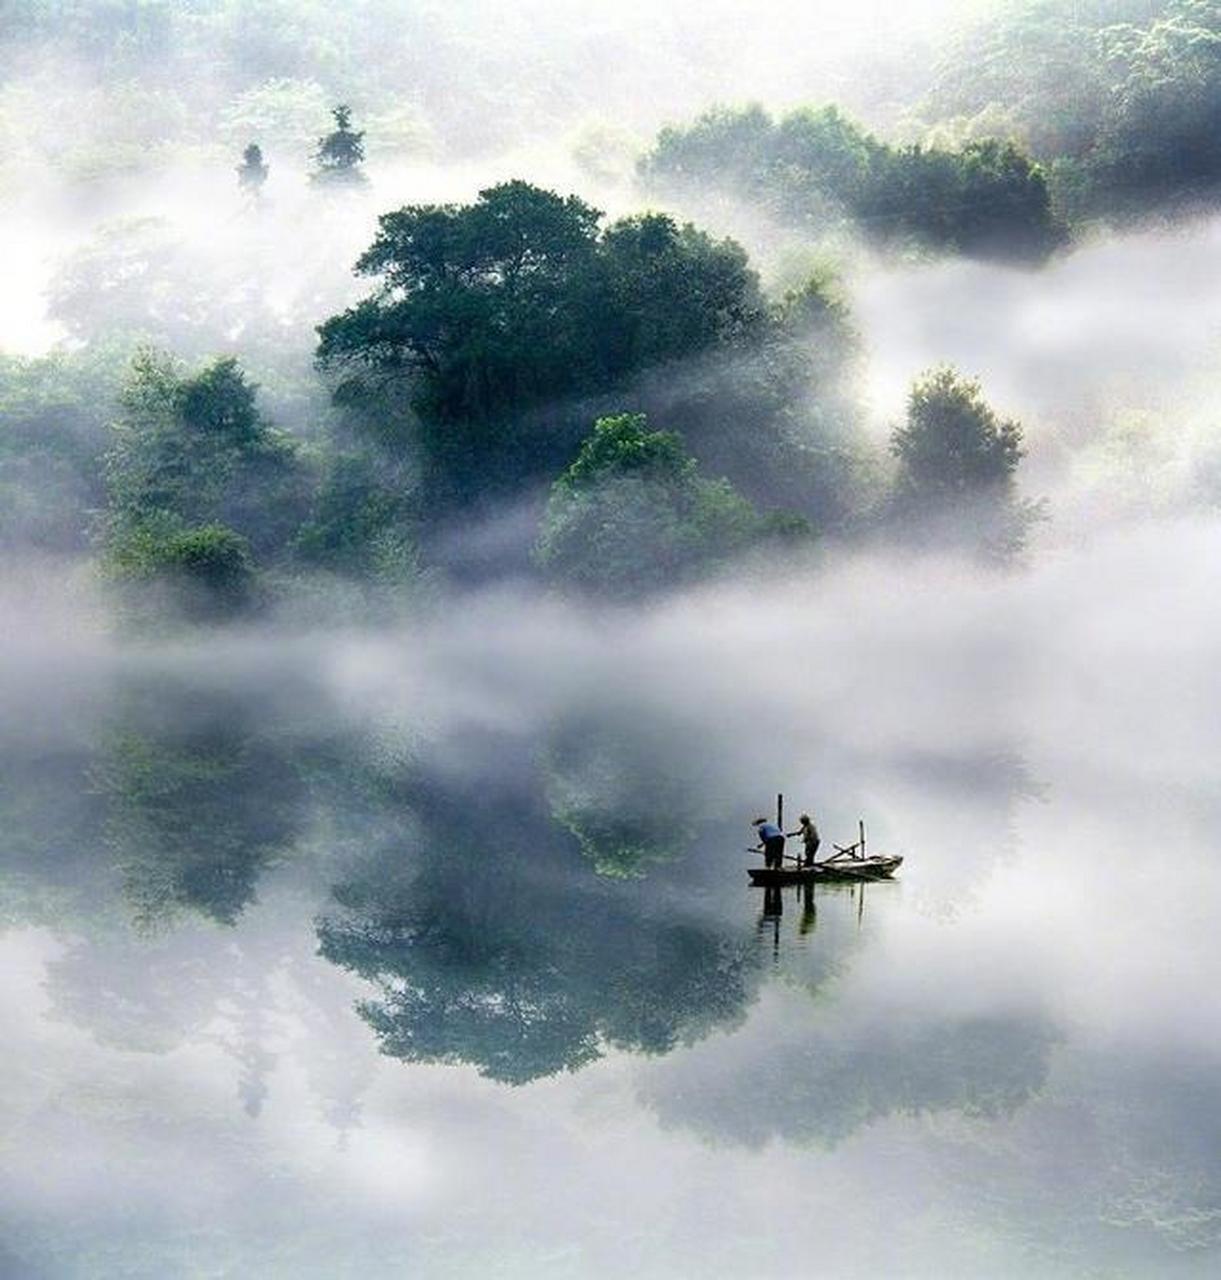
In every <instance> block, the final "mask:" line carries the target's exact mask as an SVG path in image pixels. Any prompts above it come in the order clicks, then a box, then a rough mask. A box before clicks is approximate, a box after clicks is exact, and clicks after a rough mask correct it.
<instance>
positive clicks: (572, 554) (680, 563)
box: [536, 413, 770, 598]
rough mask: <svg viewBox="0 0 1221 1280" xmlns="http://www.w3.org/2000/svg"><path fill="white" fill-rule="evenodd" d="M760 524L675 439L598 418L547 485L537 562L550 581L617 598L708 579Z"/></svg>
mask: <svg viewBox="0 0 1221 1280" xmlns="http://www.w3.org/2000/svg"><path fill="white" fill-rule="evenodd" d="M764 527H765V526H764V522H761V521H760V519H759V517H758V515H757V514H756V513H755V511H754V508H753V507H751V505H750V504H749V503H748V502H747V501H746V500H745V499H744V498H743V497H741V495H739V494H738V493H737V492H736V491H735V490H734V489H733V487H732V486H731V485H730V484H729V483H728V481H725V480H708V479H705V478H704V477H702V476H701V475H700V474H699V469H698V468H697V466H696V463H695V461H694V459H693V458H691V457H690V455H689V454H688V453H687V452H686V450H685V449H684V448H683V445H682V441H681V440H680V439H679V437H678V436H677V435H674V434H673V433H672V432H668V431H649V430H648V424H647V422H646V420H645V417H644V415H643V414H630V413H625V414H619V415H617V416H615V417H610V418H601V419H599V420H598V421H597V422H596V423H595V424H594V429H593V432H592V434H591V435H590V436H589V437H588V438H587V439H586V441H585V443H584V445H582V447H581V451H580V453H579V454H578V455H577V458H576V461H575V462H573V464H572V466H570V467H569V468H568V470H567V471H565V472H564V474H563V475H562V476H561V477H560V478H559V479H558V480H557V481H556V482H555V484H554V485H553V486H552V490H551V499H550V501H549V502H548V504H547V511H546V514H545V516H544V518H543V527H542V532H541V534H540V535H539V540H538V545H537V548H536V557H537V560H538V562H539V564H540V565H541V566H542V568H543V569H544V570H545V571H546V572H547V573H548V574H549V575H550V576H551V577H552V579H553V580H555V581H558V582H563V583H566V584H568V585H570V586H575V587H578V588H582V589H585V590H591V591H595V592H598V593H600V594H604V595H609V596H613V597H620V598H624V597H630V596H634V595H639V594H641V593H644V592H647V591H650V590H655V589H658V588H662V587H667V586H672V585H675V584H677V583H680V582H683V581H687V580H690V579H693V578H696V577H699V576H701V575H702V574H705V573H708V572H709V571H711V570H712V569H714V568H715V567H716V566H718V565H720V564H723V563H724V562H725V561H726V560H727V559H728V558H729V557H731V556H732V555H734V554H735V553H737V552H739V551H742V550H743V549H745V548H746V547H748V546H749V545H750V544H751V543H752V542H753V541H755V540H756V539H757V538H758V537H759V536H760V534H761V533H762V531H763V529H764ZM768 527H769V528H770V526H768Z"/></svg>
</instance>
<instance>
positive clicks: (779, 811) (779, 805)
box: [776, 792, 784, 831]
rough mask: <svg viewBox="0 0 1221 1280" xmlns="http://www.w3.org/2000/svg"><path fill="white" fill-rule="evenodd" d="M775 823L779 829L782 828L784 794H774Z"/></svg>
mask: <svg viewBox="0 0 1221 1280" xmlns="http://www.w3.org/2000/svg"><path fill="white" fill-rule="evenodd" d="M776 825H777V826H778V827H779V828H780V830H781V831H783V830H784V794H783V793H782V792H781V793H778V794H777V795H776Z"/></svg>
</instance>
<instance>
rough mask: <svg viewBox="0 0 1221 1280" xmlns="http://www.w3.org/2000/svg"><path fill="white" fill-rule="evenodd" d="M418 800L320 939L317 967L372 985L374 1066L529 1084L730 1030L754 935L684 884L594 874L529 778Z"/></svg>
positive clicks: (517, 773)
mask: <svg viewBox="0 0 1221 1280" xmlns="http://www.w3.org/2000/svg"><path fill="white" fill-rule="evenodd" d="M507 745H511V744H507ZM521 754H522V753H521V752H520V750H518V751H504V750H502V752H501V757H502V761H503V760H505V759H512V758H514V757H516V758H520V757H521ZM412 799H413V812H414V816H415V819H416V821H417V823H418V830H417V832H416V833H415V835H414V836H413V838H412V840H411V841H408V842H403V843H400V844H398V845H390V846H388V847H386V848H384V849H381V850H377V851H374V852H371V853H370V854H369V856H368V857H367V858H366V859H365V860H364V861H363V863H362V864H361V865H360V866H359V867H357V868H356V869H354V871H353V872H352V874H351V875H350V876H349V877H348V878H347V879H345V881H344V882H343V883H341V884H340V885H338V886H336V888H335V890H334V907H333V908H332V909H331V910H329V911H327V912H326V913H325V914H324V916H323V917H322V919H321V920H320V921H319V926H318V927H319V937H320V939H321V946H322V954H323V955H325V956H326V957H327V958H328V959H331V960H333V961H335V963H337V964H341V965H343V966H344V967H345V968H349V969H352V970H353V971H354V972H356V973H359V974H360V975H361V976H363V977H365V978H367V979H369V980H371V981H372V982H374V983H375V984H376V986H377V988H378V995H377V997H376V998H375V999H373V1000H370V1001H367V1002H366V1003H365V1004H363V1005H362V1006H361V1013H362V1015H363V1016H364V1017H365V1018H366V1019H367V1021H368V1022H369V1023H370V1025H371V1026H372V1027H373V1028H374V1030H375V1031H376V1032H377V1035H378V1038H379V1041H380V1043H381V1046H382V1048H383V1051H384V1052H386V1053H388V1054H390V1055H392V1056H394V1057H398V1058H402V1059H404V1060H407V1061H427V1062H437V1061H439V1062H466V1063H470V1064H473V1065H475V1066H477V1067H478V1068H479V1070H480V1071H481V1072H482V1073H484V1074H486V1075H489V1076H491V1077H493V1078H495V1079H498V1080H506V1081H514V1082H524V1081H527V1080H532V1079H535V1078H537V1077H539V1076H544V1075H549V1074H552V1073H554V1072H556V1071H560V1070H572V1069H575V1068H577V1067H580V1066H582V1065H584V1064H586V1063H588V1062H591V1061H593V1060H594V1059H596V1058H597V1057H599V1056H600V1055H601V1053H602V1052H603V1050H604V1049H605V1048H606V1047H608V1046H613V1047H617V1048H624V1049H630V1050H634V1051H637V1052H643V1053H665V1052H667V1051H669V1050H671V1049H673V1048H674V1047H675V1046H676V1045H678V1044H681V1043H685V1042H689V1041H692V1040H694V1039H698V1038H699V1037H700V1036H702V1035H704V1034H706V1033H707V1032H708V1031H709V1030H711V1029H712V1028H714V1027H717V1026H722V1025H725V1024H733V1023H735V1022H736V1021H738V1020H740V1018H741V1016H742V1013H743V1011H744V1010H745V1008H746V1007H747V1005H748V1004H749V1003H750V1000H751V998H752V995H753V991H754V988H755V986H756V985H757V982H758V977H757V975H756V965H755V963H754V957H753V954H752V948H751V947H750V946H749V938H748V937H745V936H743V931H742V930H741V929H740V928H735V927H733V926H731V925H729V924H727V923H726V922H725V921H723V920H721V919H719V918H718V917H717V916H716V915H714V914H713V912H712V911H711V910H709V909H708V907H707V904H706V903H705V902H704V900H703V899H702V898H701V897H700V896H699V895H698V894H692V893H691V892H690V884H689V881H688V882H687V884H684V881H683V877H682V875H681V874H679V873H675V874H674V875H671V876H665V875H658V876H656V877H654V878H653V879H652V880H650V881H648V882H645V881H641V880H627V881H624V880H622V879H619V878H614V879H606V878H600V877H598V876H596V875H595V874H593V872H592V871H591V870H590V869H589V868H588V867H587V866H586V865H585V864H584V863H583V862H582V859H581V858H580V857H579V854H578V851H577V843H576V841H575V840H574V839H573V837H572V836H570V835H569V834H568V833H567V832H566V831H564V830H563V829H562V828H560V827H558V826H557V825H556V823H555V821H554V819H553V818H552V815H551V812H550V811H549V809H548V808H547V807H546V805H545V801H544V798H543V795H542V793H541V791H540V789H539V785H538V778H537V775H536V773H535V771H534V770H533V768H532V767H531V766H529V765H526V766H524V767H521V768H518V769H514V768H513V767H512V766H511V765H505V764H503V763H502V767H501V769H500V770H499V771H498V773H497V774H496V775H495V776H494V777H493V776H489V775H486V774H481V775H478V776H476V777H475V778H473V779H468V780H464V781H460V782H455V781H453V780H452V779H450V780H447V781H446V783H444V784H440V783H437V782H429V781H427V780H421V783H420V785H419V786H418V787H416V789H415V790H414V792H413V796H412ZM631 869H632V870H636V869H637V864H636V863H635V862H633V865H632V868H631Z"/></svg>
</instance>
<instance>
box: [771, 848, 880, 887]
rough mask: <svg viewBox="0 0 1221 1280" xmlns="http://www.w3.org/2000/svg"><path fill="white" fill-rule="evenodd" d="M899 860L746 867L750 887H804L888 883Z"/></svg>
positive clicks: (832, 861)
mask: <svg viewBox="0 0 1221 1280" xmlns="http://www.w3.org/2000/svg"><path fill="white" fill-rule="evenodd" d="M902 862H903V859H902V858H901V857H898V856H887V855H881V854H879V855H874V856H873V857H868V858H836V859H828V860H827V861H826V862H816V863H814V865H813V866H810V867H748V868H747V872H746V873H747V875H749V876H750V882H751V884H762V885H780V884H805V883H807V882H808V881H811V880H889V879H890V877H891V876H892V875H894V873H895V871H896V870H897V869H898V868H899V866H900V865H901V863H902Z"/></svg>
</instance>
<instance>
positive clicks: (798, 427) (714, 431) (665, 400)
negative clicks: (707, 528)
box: [319, 182, 851, 511]
mask: <svg viewBox="0 0 1221 1280" xmlns="http://www.w3.org/2000/svg"><path fill="white" fill-rule="evenodd" d="M600 221H601V215H600V214H599V213H598V211H597V210H595V209H593V208H591V207H590V206H589V205H588V204H586V203H585V202H584V201H582V200H580V199H578V198H577V197H575V196H569V197H566V198H565V197H561V196H559V195H556V194H554V193H552V192H549V191H544V190H540V189H539V188H537V187H533V186H530V185H529V184H527V183H524V182H510V183H505V184H503V185H501V186H499V187H493V188H489V189H488V190H486V191H484V192H482V193H481V195H480V197H479V199H478V200H477V201H476V202H475V203H474V204H471V205H466V206H452V205H448V206H437V205H417V206H410V207H408V208H405V209H401V210H398V211H397V212H394V213H390V214H387V215H385V216H384V217H383V218H382V219H381V222H380V229H379V233H378V236H377V238H376V240H375V241H374V242H373V244H372V246H371V247H370V248H369V249H368V250H367V251H366V253H365V254H364V255H363V256H362V257H361V259H360V261H359V263H358V264H357V269H358V271H360V272H361V273H363V274H365V275H369V276H374V277H377V278H378V281H379V284H378V288H377V289H376V291H375V292H374V293H373V294H372V295H371V296H370V297H368V298H367V299H366V300H365V301H363V302H361V303H360V304H359V305H357V306H356V307H354V308H352V309H350V310H349V311H347V312H345V313H343V314H341V315H338V316H334V317H332V318H331V319H329V320H328V321H326V323H325V324H323V325H322V326H321V328H320V331H319V332H320V335H321V341H320V345H319V357H320V360H321V362H322V364H323V366H324V367H325V368H327V369H328V370H329V371H331V373H332V375H333V376H334V378H335V380H336V384H337V393H338V396H339V397H340V399H341V400H342V401H344V402H346V403H349V404H361V403H366V404H367V403H368V402H369V401H370V399H371V398H373V399H376V401H377V403H378V405H379V411H380V413H381V415H382V417H383V418H384V417H385V416H386V415H389V416H391V417H392V418H393V419H394V420H395V421H396V422H397V423H398V424H399V443H400V447H402V448H410V447H413V446H414V447H418V448H419V449H420V450H421V451H422V453H423V456H424V459H425V465H426V468H427V484H428V490H429V500H430V503H431V504H432V505H433V508H434V510H436V509H438V508H439V509H440V510H442V511H444V510H445V509H446V508H447V507H453V506H457V505H463V506H465V505H469V504H470V503H471V502H474V501H481V500H486V499H487V498H488V497H489V496H495V495H503V494H505V493H511V492H514V491H520V490H522V489H523V488H526V489H528V488H529V487H530V486H531V485H532V484H537V483H538V482H540V481H542V480H545V479H549V478H550V477H552V476H554V475H555V473H556V472H557V471H558V470H559V469H560V467H561V466H563V465H564V464H565V463H566V462H567V461H568V460H569V459H570V458H571V457H572V455H573V453H574V452H575V449H576V447H577V445H578V443H579V441H580V438H581V436H582V435H583V434H584V432H585V430H586V429H587V425H588V423H589V421H590V418H591V417H593V416H595V413H596V412H612V411H615V410H619V409H622V408H624V407H631V408H634V409H640V410H644V411H650V410H654V411H656V412H657V413H659V414H661V413H664V415H665V417H666V419H667V421H668V422H669V423H670V424H672V425H673V426H674V427H675V428H676V429H677V430H679V432H680V433H681V434H682V436H683V438H684V440H685V441H686V442H687V444H688V447H689V448H690V449H691V450H692V452H693V453H694V454H695V456H696V458H697V459H699V460H701V461H704V462H707V463H708V464H709V465H711V466H714V467H716V468H717V469H719V470H723V471H724V472H725V473H726V474H727V475H729V476H730V478H731V479H732V480H734V481H735V482H736V483H739V484H740V485H741V487H742V488H743V489H744V491H745V492H747V494H748V495H749V496H751V497H752V498H755V499H756V500H758V501H762V502H763V503H764V505H774V503H775V500H774V499H773V500H772V502H770V503H769V501H768V495H769V491H770V490H771V489H772V488H779V487H780V486H782V485H783V484H784V482H785V475H786V473H788V474H789V475H791V476H793V477H795V478H796V481H797V483H798V484H799V485H801V486H802V487H803V488H805V489H806V491H807V492H806V497H805V499H804V501H803V502H801V503H800V504H798V505H799V507H801V508H803V509H804V508H805V507H807V506H812V505H814V504H815V503H816V501H817V499H818V498H819V496H820V493H819V490H818V488H817V484H816V483H815V482H814V481H812V480H811V477H810V472H811V469H812V466H813V467H817V464H818V462H819V461H823V462H825V463H826V466H827V470H828V471H831V470H832V469H833V467H834V466H835V464H836V463H837V461H839V459H838V457H837V455H835V454H834V453H833V450H834V448H835V447H836V446H840V447H843V443H844V439H845V437H846V435H847V434H848V428H849V425H850V413H851V411H850V409H848V407H847V405H846V403H845V401H844V399H843V397H842V388H841V385H840V382H839V379H840V378H842V376H843V368H842V364H843V356H844V353H845V348H846V346H847V340H846V338H845V336H844V334H843V331H842V325H841V323H840V321H841V317H840V315H839V313H838V312H837V310H836V308H835V306H834V304H833V303H832V302H831V301H830V300H829V299H828V297H827V296H826V294H825V293H824V292H821V291H820V289H819V287H818V286H812V287H811V289H809V290H807V291H805V292H804V293H803V294H801V295H795V296H794V297H793V298H791V299H789V300H788V301H787V302H786V303H785V304H784V305H782V306H779V307H775V306H771V305H769V303H768V302H767V300H766V299H765V298H764V296H763V294H762V292H761V290H760V288H759V283H758V279H757V277H756V275H755V273H754V272H753V271H752V270H751V268H750V266H749V263H748V261H747V258H746V254H745V253H744V251H743V250H742V249H741V248H740V246H738V245H737V244H735V243H733V242H732V241H728V240H715V239H713V238H712V237H710V236H709V235H707V234H706V233H704V232H702V231H699V230H697V229H696V228H695V227H693V226H691V225H683V226H680V225H678V224H677V223H676V222H675V221H674V220H673V219H671V218H669V217H667V216H665V215H662V214H642V215H638V216H636V217H631V218H626V219H623V220H621V221H619V222H617V223H615V224H613V225H612V226H610V227H607V228H605V229H602V228H601V227H600ZM820 374H821V375H822V376H821V377H820V376H819V375H820ZM730 433H731V434H732V439H731V440H730V439H727V436H729V435H730ZM381 434H382V435H383V437H385V436H387V435H390V436H393V435H394V432H386V431H385V429H383V430H382V432H381ZM820 448H821V450H822V453H821V455H819V456H818V458H817V459H816V458H815V457H814V455H815V453H816V452H817V450H818V449H820ZM824 483H825V482H824ZM829 488H830V486H826V487H824V490H823V491H822V495H821V496H823V497H825V496H826V493H827V490H828V489H829Z"/></svg>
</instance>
